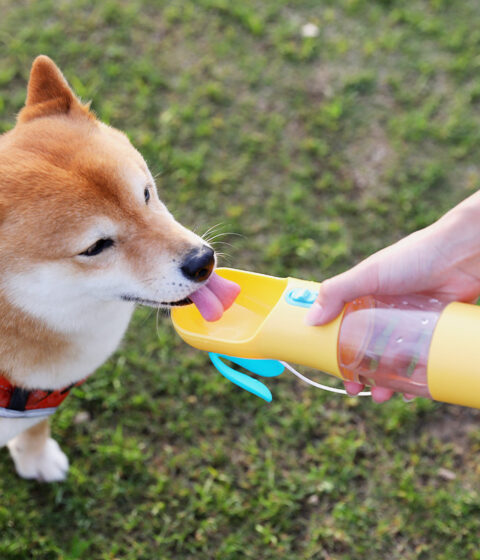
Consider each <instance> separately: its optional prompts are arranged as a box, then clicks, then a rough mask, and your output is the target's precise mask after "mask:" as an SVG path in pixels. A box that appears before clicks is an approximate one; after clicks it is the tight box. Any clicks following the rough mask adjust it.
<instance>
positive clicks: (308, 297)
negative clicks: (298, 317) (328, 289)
mask: <svg viewBox="0 0 480 560" xmlns="http://www.w3.org/2000/svg"><path fill="white" fill-rule="evenodd" d="M317 296H318V292H314V291H312V290H309V289H308V288H294V289H292V290H289V291H288V292H287V294H286V296H285V299H286V300H287V303H289V304H290V305H296V306H298V307H310V306H311V305H312V303H313V302H314V301H315V300H316V299H317Z"/></svg>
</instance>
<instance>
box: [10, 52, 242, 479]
mask: <svg viewBox="0 0 480 560" xmlns="http://www.w3.org/2000/svg"><path fill="white" fill-rule="evenodd" d="M0 264H1V266H0V445H5V444H7V445H8V448H9V450H10V453H11V455H12V457H13V460H14V462H15V466H16V469H17V472H18V473H19V474H20V475H21V476H23V477H25V478H36V479H39V480H43V481H54V480H61V479H63V478H64V477H65V476H66V473H67V470H68V460H67V458H66V456H65V455H64V453H63V452H62V451H61V449H60V447H59V446H58V444H57V443H56V442H55V441H54V440H53V439H52V438H51V437H50V432H49V425H48V418H47V416H48V415H49V414H50V413H51V412H53V411H54V410H55V407H56V406H57V405H58V404H59V403H60V402H61V400H63V398H64V397H65V396H66V395H67V394H68V391H69V390H70V388H71V387H72V386H73V385H75V384H76V383H78V382H79V381H81V380H82V379H84V378H85V377H86V376H88V375H90V374H91V373H92V372H93V371H94V370H95V369H96V368H97V367H98V366H99V365H100V364H102V363H103V362H104V361H105V360H106V359H107V357H108V356H109V355H110V354H111V353H112V352H113V351H114V350H115V349H116V348H117V346H118V344H119V342H120V340H121V338H122V336H123V334H124V332H125V329H126V328H127V325H128V322H129V320H130V317H131V315H132V312H133V309H134V307H135V305H136V304H143V305H150V306H154V307H159V306H164V307H169V306H172V305H180V304H186V303H190V302H191V300H189V299H188V298H189V297H190V296H192V294H200V296H198V295H197V296H195V295H193V296H192V299H193V300H194V301H195V298H196V297H197V298H198V300H199V309H200V307H202V308H203V312H204V313H206V314H207V315H208V314H209V313H210V318H211V319H215V317H218V316H219V314H221V313H222V310H223V309H224V308H225V307H227V306H228V305H229V304H230V303H231V301H232V300H233V299H234V298H235V293H234V290H233V291H232V289H231V288H230V287H229V286H227V285H226V284H225V283H223V281H221V280H219V277H218V276H217V275H215V273H213V274H212V272H213V270H214V267H215V253H214V251H213V249H212V248H211V247H210V246H209V245H208V244H207V243H206V242H204V241H203V240H202V239H201V238H200V237H198V236H197V235H196V234H194V233H192V232H191V231H189V230H188V229H186V228H185V227H183V226H182V225H180V224H179V223H178V222H177V221H176V220H175V219H174V218H173V216H172V215H171V214H170V213H169V212H168V210H167V208H166V207H165V205H164V204H163V203H162V202H161V200H160V199H159V197H158V194H157V191H156V188H155V183H154V179H153V177H152V175H151V173H150V171H149V169H148V167H147V165H146V163H145V161H144V160H143V158H142V156H141V155H140V154H139V152H138V151H137V150H136V149H135V148H134V147H133V146H132V145H131V144H130V142H129V140H128V139H127V137H126V136H125V135H124V134H123V133H121V132H119V131H118V130H115V129H113V128H111V127H109V126H107V125H105V124H103V123H101V122H100V121H99V120H97V118H96V117H95V116H94V115H93V113H92V112H91V111H90V110H89V107H88V105H84V104H82V102H81V101H80V100H79V99H78V98H77V97H76V96H75V94H74V93H73V91H72V90H71V88H70V87H69V85H68V83H67V81H66V80H65V78H64V77H63V75H62V73H61V72H60V70H59V69H58V68H57V67H56V65H55V64H54V63H53V62H52V60H50V59H49V58H48V57H46V56H39V57H38V58H37V59H36V60H35V61H34V63H33V66H32V69H31V74H30V79H29V83H28V92H27V99H26V104H25V107H24V108H23V109H22V110H21V111H20V113H19V115H18V118H17V123H16V126H15V127H14V128H13V129H12V130H10V131H9V132H7V133H5V134H4V135H2V136H0ZM207 281H209V283H207ZM200 287H202V288H201V289H200V290H199V288H200ZM232 298H233V299H232Z"/></svg>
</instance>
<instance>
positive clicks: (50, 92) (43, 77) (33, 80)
mask: <svg viewBox="0 0 480 560" xmlns="http://www.w3.org/2000/svg"><path fill="white" fill-rule="evenodd" d="M61 114H64V115H66V114H71V115H72V116H73V115H83V116H88V117H89V118H92V119H93V118H94V116H93V114H92V113H90V111H89V107H88V105H83V104H82V103H81V101H80V100H79V99H78V98H77V97H76V96H75V94H74V93H73V91H72V89H71V88H70V86H69V85H68V82H67V80H66V79H65V78H64V76H63V74H62V73H61V72H60V70H59V68H58V67H57V65H56V64H55V63H54V62H53V60H52V59H51V58H49V57H48V56H45V55H40V56H38V57H37V58H36V59H35V60H34V61H33V65H32V69H31V71H30V79H29V81H28V90H27V101H26V103H25V107H24V108H23V109H22V110H21V111H20V113H19V114H18V119H17V121H18V122H19V123H24V122H27V121H30V120H32V119H37V118H39V117H47V116H50V115H61Z"/></svg>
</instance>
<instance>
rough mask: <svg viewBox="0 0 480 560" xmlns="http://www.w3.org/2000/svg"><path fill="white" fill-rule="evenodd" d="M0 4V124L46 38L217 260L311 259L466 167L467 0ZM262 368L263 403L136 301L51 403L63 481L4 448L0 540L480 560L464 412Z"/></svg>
mask: <svg viewBox="0 0 480 560" xmlns="http://www.w3.org/2000/svg"><path fill="white" fill-rule="evenodd" d="M0 13H1V18H0V44H1V56H0V131H6V130H8V129H9V128H11V127H12V126H13V123H14V118H15V114H16V112H18V110H19V109H20V108H21V106H22V104H23V102H24V98H25V84H26V80H27V78H28V72H29V67H30V65H31V62H32V60H33V58H34V57H35V56H36V55H38V54H40V53H44V54H47V55H49V56H51V57H52V58H53V59H54V60H55V61H56V62H57V63H58V64H59V66H60V67H61V68H62V70H63V71H64V73H65V75H66V77H67V78H68V79H69V81H70V83H71V84H72V86H73V87H74V88H75V90H76V91H77V93H78V94H79V95H80V96H81V97H82V98H83V99H84V100H92V107H93V109H94V110H95V111H96V113H97V114H98V116H99V117H100V118H101V119H103V120H104V121H107V122H109V123H111V124H112V125H114V126H116V127H118V128H121V129H123V130H125V131H126V132H127V133H128V135H129V137H130V138H131V140H132V141H133V143H134V144H135V145H136V146H137V147H138V148H139V150H140V151H141V152H142V153H143V154H144V156H145V158H146V159H147V161H148V163H149V165H150V167H151V168H152V170H153V172H154V173H155V174H156V177H157V182H158V188H159V192H160V195H161V197H162V198H163V199H164V200H165V201H166V202H167V204H168V205H169V207H170V209H171V210H172V211H173V212H174V214H175V215H176V217H177V218H178V219H179V220H181V221H182V222H183V223H185V224H186V225H188V226H190V227H192V228H194V229H195V230H196V231H198V232H199V233H203V232H205V231H206V230H207V229H208V228H210V227H212V226H215V228H216V229H215V230H214V231H215V233H216V234H218V235H219V237H217V238H216V241H218V242H219V244H218V246H217V247H218V250H219V251H221V252H223V253H226V256H225V257H224V258H223V259H222V263H223V264H226V265H230V266H235V267H237V268H245V269H249V270H255V271H258V272H263V273H267V274H274V275H285V276H286V275H292V276H298V277H301V278H310V279H316V280H322V279H324V278H327V277H329V276H331V275H333V274H335V273H338V272H340V271H342V270H345V269H346V268H347V267H349V266H351V265H353V264H354V263H356V262H358V261H359V260H360V259H361V258H363V257H365V256H367V255H369V254H370V253H371V252H373V251H375V250H377V249H379V248H381V247H383V246H385V245H387V244H389V243H392V242H393V241H395V240H397V239H399V238H400V237H401V236H403V235H405V234H407V233H409V232H411V231H413V230H415V229H418V228H421V227H424V226H426V225H428V224H429V223H431V222H432V221H434V220H435V219H436V218H438V217H439V216H440V215H441V214H442V213H444V212H445V211H446V210H447V209H448V208H450V207H451V206H452V205H454V204H455V203H457V202H458V201H460V200H461V199H463V198H465V197H466V196H468V195H469V194H470V193H472V192H474V191H475V190H476V189H477V187H478V184H479V179H480V166H479V161H478V154H479V148H480V126H479V124H480V113H479V110H480V77H479V69H480V58H479V55H478V52H479V47H480V30H479V28H478V21H479V17H480V6H479V5H478V2H476V1H474V0H466V1H464V2H448V1H447V0H431V1H420V0H411V1H409V2H404V1H400V0H398V1H395V0H390V1H388V0H384V1H380V0H377V1H372V0H336V1H333V0H331V1H322V2H318V1H313V0H311V1H308V0H301V1H298V2H290V3H289V2H286V1H285V0H263V1H258V0H257V1H250V0H246V1H244V2H229V1H228V0H178V1H175V2H164V1H159V0H129V1H128V2H127V1H126V0H125V1H118V2H115V1H111V0H110V1H106V2H89V1H88V0H58V1H54V0H38V1H36V2H31V1H28V0H15V1H13V0H0ZM308 23H310V24H313V25H314V26H316V28H317V30H318V33H317V34H316V36H313V37H304V36H303V35H302V29H304V25H306V24H308ZM307 29H310V31H311V30H312V27H311V26H310V27H309V28H307ZM313 29H314V30H315V28H313ZM314 35H315V33H314ZM222 243H225V244H222ZM308 373H309V374H311V375H317V376H318V374H317V373H315V372H308ZM322 380H323V381H324V382H325V381H329V382H331V380H329V379H327V378H325V377H322ZM270 387H271V388H272V390H273V394H274V401H273V403H272V404H271V405H267V404H265V403H264V402H263V401H261V400H260V399H257V398H255V397H253V396H252V395H250V394H247V393H245V392H242V391H240V390H239V389H238V388H236V387H234V386H233V385H231V384H229V383H228V382H227V381H226V380H224V379H223V378H221V377H220V376H219V374H217V373H216V372H215V371H214V369H213V368H212V366H211V365H210V364H209V363H208V359H207V357H206V355H205V354H204V353H202V352H198V351H195V350H193V349H190V348H188V347H187V346H186V345H185V344H184V343H183V342H182V341H181V340H180V339H179V338H178V337H177V336H176V335H175V333H174V331H173V329H172V326H171V323H170V321H169V319H168V317H167V316H165V315H159V316H158V317H157V316H156V314H155V313H154V312H152V311H150V310H145V309H139V310H138V312H137V313H136V315H135V317H134V320H133V323H132V325H131V327H130V329H129V332H128V335H127V337H126V340H125V342H124V344H123V346H122V348H121V349H120V350H119V351H118V352H117V353H116V354H115V356H114V357H113V358H112V359H110V360H109V361H108V363H106V364H105V365H104V366H103V367H102V368H101V369H100V370H99V371H98V372H97V373H96V374H95V376H94V377H92V378H91V379H90V380H89V381H88V382H87V383H86V384H85V385H84V386H82V388H79V389H76V390H75V392H74V395H73V396H71V397H70V398H69V400H68V401H67V402H66V403H65V405H63V406H62V409H61V411H60V412H59V413H58V414H57V415H56V417H55V419H54V421H53V432H54V435H55V437H56V438H57V439H58V441H59V442H60V443H61V445H62V448H63V449H64V450H65V451H66V452H67V454H68V455H69V458H70V461H71V464H72V467H71V471H70V474H69V477H68V480H67V481H66V482H65V483H59V484H52V485H41V484H38V483H34V482H26V481H23V480H19V479H18V478H17V477H16V475H15V473H14V470H13V468H12V464H11V461H10V459H9V457H8V455H7V453H6V452H5V451H4V452H3V454H2V458H1V460H0V480H1V482H0V495H1V496H2V499H1V503H0V529H1V531H0V535H1V536H0V557H1V558H2V559H5V560H7V559H8V560H10V559H12V560H13V559H18V560H20V559H21V560H23V559H25V558H35V559H42V560H43V559H45V560H49V559H57V558H58V559H65V560H73V559H80V558H82V559H83V558H92V559H95V560H97V559H100V560H107V559H109V560H114V559H117V560H120V559H122V560H123V559H125V560H143V559H145V560H151V559H181V560H189V559H195V560H211V559H221V560H230V559H232V560H233V559H244V558H251V559H259V558H261V559H262V560H270V559H272V560H273V559H275V560H278V559H279V558H281V559H288V560H307V559H325V560H327V559H328V560H352V559H353V560H357V559H359V560H360V559H364V558H368V559H369V560H377V559H378V560H384V559H385V558H388V559H391V560H393V559H402V560H405V559H406V560H412V559H425V560H430V559H433V558H434V559H436V560H451V559H452V558H455V559H456V560H461V559H475V558H476V559H479V558H480V553H479V552H478V535H479V533H480V515H479V514H480V495H479V483H478V480H479V477H480V460H479V451H480V430H479V427H478V426H479V420H480V413H479V412H478V411H474V410H470V409H462V408H460V407H455V406H449V405H443V404H439V403H432V402H429V401H426V400H422V399H417V400H416V401H415V402H413V403H411V404H406V403H404V402H403V401H402V400H401V398H400V397H397V398H394V399H392V400H391V401H390V402H389V403H387V404H384V405H381V406H380V405H376V404H374V403H372V402H371V401H370V400H369V399H360V398H342V397H339V396H335V395H331V394H325V393H323V392H321V391H318V390H316V389H314V388H309V387H306V386H302V385H301V384H300V382H298V381H297V380H296V379H295V378H293V377H288V375H287V374H284V376H281V377H280V378H279V379H275V380H273V381H272V382H271V383H270Z"/></svg>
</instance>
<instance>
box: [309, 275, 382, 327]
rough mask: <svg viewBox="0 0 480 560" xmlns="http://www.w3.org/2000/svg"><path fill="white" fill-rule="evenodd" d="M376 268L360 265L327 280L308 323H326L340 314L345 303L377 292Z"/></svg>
mask: <svg viewBox="0 0 480 560" xmlns="http://www.w3.org/2000/svg"><path fill="white" fill-rule="evenodd" d="M376 289H377V280H376V270H375V268H374V267H372V266H365V265H358V266H356V267H354V268H352V269H351V270H348V271H347V272H343V273H342V274H339V275H338V276H334V277H333V278H329V279H328V280H325V281H324V282H322V284H321V285H320V292H319V294H318V297H317V300H316V301H315V303H314V304H313V305H312V307H311V308H310V310H309V312H308V313H307V315H306V317H305V323H306V324H307V325H324V324H326V323H329V322H330V321H332V320H333V319H335V317H337V316H338V315H339V313H340V312H341V311H342V309H343V307H344V306H345V304H346V303H347V302H349V301H353V300H354V299H355V298H357V297H360V296H365V295H369V294H373V293H375V291H376Z"/></svg>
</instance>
